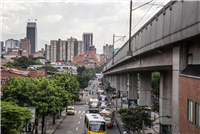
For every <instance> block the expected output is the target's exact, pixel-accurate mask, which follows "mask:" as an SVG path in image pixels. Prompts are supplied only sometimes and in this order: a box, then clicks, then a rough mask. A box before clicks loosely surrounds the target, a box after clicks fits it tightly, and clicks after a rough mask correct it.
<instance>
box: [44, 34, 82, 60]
mask: <svg viewBox="0 0 200 134" xmlns="http://www.w3.org/2000/svg"><path fill="white" fill-rule="evenodd" d="M78 54H84V42H83V41H77V39H76V38H72V37H71V38H68V39H67V40H61V39H58V40H51V41H50V45H45V58H46V59H48V60H49V61H51V62H57V61H64V62H69V61H71V62H73V57H74V56H77V55H78Z"/></svg>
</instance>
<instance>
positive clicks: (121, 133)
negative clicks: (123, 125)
mask: <svg viewBox="0 0 200 134" xmlns="http://www.w3.org/2000/svg"><path fill="white" fill-rule="evenodd" d="M114 119H115V123H116V125H117V128H118V130H119V132H120V134H123V132H121V129H119V124H118V122H117V120H116V118H114Z"/></svg>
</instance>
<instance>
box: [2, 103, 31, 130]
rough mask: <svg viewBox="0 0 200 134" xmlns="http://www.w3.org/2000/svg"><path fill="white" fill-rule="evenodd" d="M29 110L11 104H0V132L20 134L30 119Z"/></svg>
mask: <svg viewBox="0 0 200 134" xmlns="http://www.w3.org/2000/svg"><path fill="white" fill-rule="evenodd" d="M32 114H33V113H31V111H30V110H28V109H27V108H24V107H19V106H18V105H16V104H14V103H11V102H4V101H2V102H1V131H2V132H5V133H7V134H20V132H23V128H24V127H25V125H26V124H27V123H29V122H30V121H31V119H32Z"/></svg>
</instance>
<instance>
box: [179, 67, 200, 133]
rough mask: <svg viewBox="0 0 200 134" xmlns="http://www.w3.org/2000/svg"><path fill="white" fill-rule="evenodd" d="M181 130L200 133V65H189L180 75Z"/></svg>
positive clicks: (182, 131) (181, 131)
mask: <svg viewBox="0 0 200 134" xmlns="http://www.w3.org/2000/svg"><path fill="white" fill-rule="evenodd" d="M179 126H180V127H179V132H180V133H181V134H200V65H188V66H187V67H186V69H184V70H183V71H182V73H181V74H180V76H179Z"/></svg>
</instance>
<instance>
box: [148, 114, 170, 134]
mask: <svg viewBox="0 0 200 134" xmlns="http://www.w3.org/2000/svg"><path fill="white" fill-rule="evenodd" d="M161 117H166V118H172V116H170V115H166V116H159V117H157V118H156V119H154V120H153V122H155V121H156V120H157V119H158V118H161ZM153 122H152V124H151V126H152V129H153V131H154V132H156V133H158V134H161V133H160V132H157V131H155V130H154V128H153Z"/></svg>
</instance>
